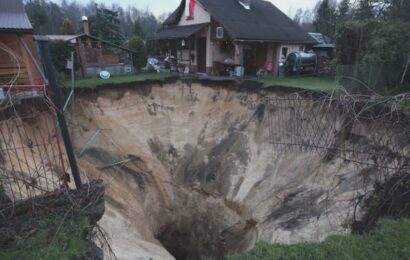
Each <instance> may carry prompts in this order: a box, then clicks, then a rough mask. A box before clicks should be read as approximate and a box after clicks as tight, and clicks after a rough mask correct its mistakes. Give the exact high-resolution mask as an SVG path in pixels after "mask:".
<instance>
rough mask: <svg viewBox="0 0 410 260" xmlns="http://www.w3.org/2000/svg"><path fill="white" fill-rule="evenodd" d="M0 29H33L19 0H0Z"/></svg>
mask: <svg viewBox="0 0 410 260" xmlns="http://www.w3.org/2000/svg"><path fill="white" fill-rule="evenodd" d="M0 31H33V26H32V25H31V23H30V20H29V19H28V16H27V13H26V10H25V8H24V4H23V2H22V1H21V0H0Z"/></svg>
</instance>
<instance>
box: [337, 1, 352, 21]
mask: <svg viewBox="0 0 410 260" xmlns="http://www.w3.org/2000/svg"><path fill="white" fill-rule="evenodd" d="M349 12H350V0H342V1H341V2H340V4H339V6H338V15H339V18H345V17H347V15H348V14H349Z"/></svg>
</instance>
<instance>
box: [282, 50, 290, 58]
mask: <svg viewBox="0 0 410 260" xmlns="http://www.w3.org/2000/svg"><path fill="white" fill-rule="evenodd" d="M288 50H289V49H288V48H282V56H285V58H286V57H287V56H288Z"/></svg>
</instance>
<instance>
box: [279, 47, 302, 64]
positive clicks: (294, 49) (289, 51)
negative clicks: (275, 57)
mask: <svg viewBox="0 0 410 260" xmlns="http://www.w3.org/2000/svg"><path fill="white" fill-rule="evenodd" d="M301 47H303V51H304V50H305V46H304V45H301V44H298V45H296V44H287V45H281V46H280V53H281V55H282V49H283V48H288V55H289V54H290V53H292V52H297V51H300V48H301ZM285 60H286V57H285V59H283V57H281V56H280V62H284V61H285Z"/></svg>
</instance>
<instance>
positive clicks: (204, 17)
mask: <svg viewBox="0 0 410 260" xmlns="http://www.w3.org/2000/svg"><path fill="white" fill-rule="evenodd" d="M186 2H187V3H186V5H185V6H186V7H185V9H187V8H189V0H186ZM186 14H187V10H185V12H184V14H183V15H182V17H181V20H180V21H179V23H178V25H180V26H184V25H193V24H200V23H210V22H211V16H210V15H209V13H208V12H207V11H206V10H205V9H204V7H203V6H202V5H201V4H200V3H199V2H198V1H196V5H195V9H194V19H193V20H188V21H187V19H186V18H187V15H186Z"/></svg>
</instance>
